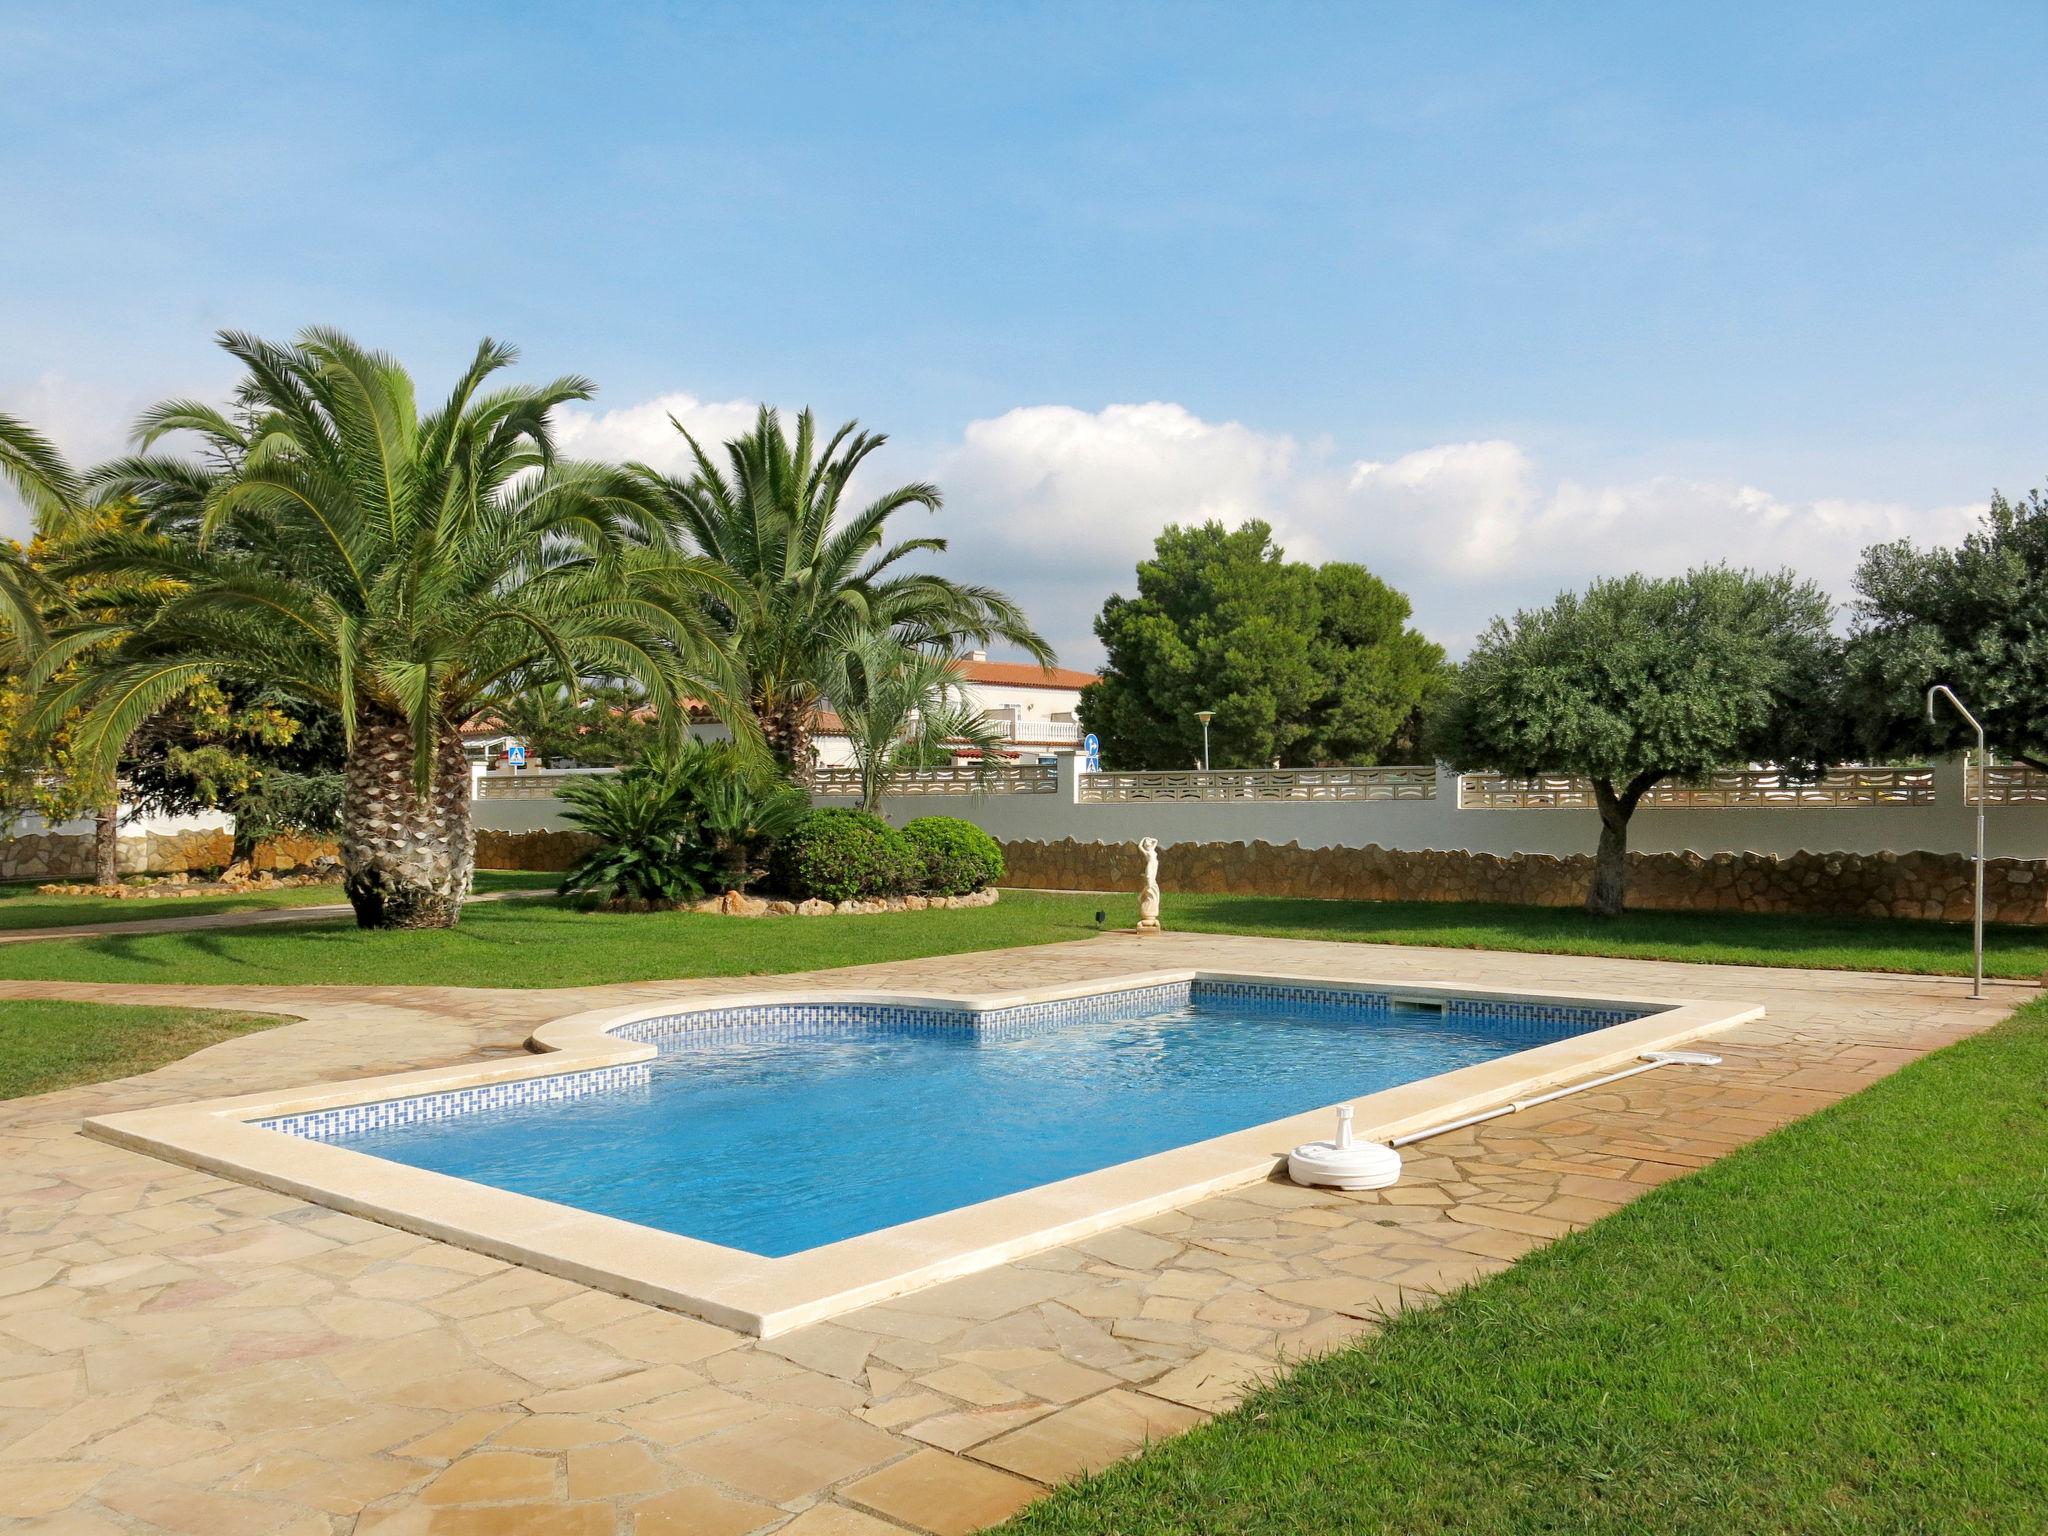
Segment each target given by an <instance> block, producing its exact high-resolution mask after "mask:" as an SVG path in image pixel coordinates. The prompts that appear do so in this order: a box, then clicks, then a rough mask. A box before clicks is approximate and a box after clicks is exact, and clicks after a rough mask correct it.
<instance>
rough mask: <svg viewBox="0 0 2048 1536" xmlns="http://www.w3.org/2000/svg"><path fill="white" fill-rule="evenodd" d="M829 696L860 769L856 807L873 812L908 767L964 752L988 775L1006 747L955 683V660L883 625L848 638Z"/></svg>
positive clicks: (877, 812)
mask: <svg viewBox="0 0 2048 1536" xmlns="http://www.w3.org/2000/svg"><path fill="white" fill-rule="evenodd" d="M831 696H832V706H833V708H834V709H836V710H837V711H838V713H839V719H840V723H841V724H842V725H843V726H844V727H845V729H846V739H847V743H848V745H849V746H851V747H852V749H853V761H854V767H855V768H856V769H857V770H858V772H859V774H860V808H861V809H862V810H864V811H867V812H869V813H870V814H873V815H880V814H881V809H882V796H883V794H884V793H885V792H886V791H887V790H888V788H889V785H890V784H891V783H892V782H893V781H894V780H895V778H896V775H897V774H898V773H900V772H902V771H904V770H905V769H906V768H912V767H919V766H923V765H924V764H926V763H930V762H934V761H945V760H949V759H950V758H951V757H952V756H954V755H955V754H956V753H959V752H962V751H965V752H966V753H967V754H968V755H969V758H970V760H971V761H972V763H973V764H974V767H975V773H976V777H977V778H980V779H986V778H987V777H988V776H989V775H990V773H991V771H992V769H993V768H994V766H995V763H996V761H997V759H998V757H999V755H1000V754H1001V753H1002V752H1003V751H1004V750H1005V745H1004V740H1003V736H1002V733H1001V732H1000V731H999V730H997V728H996V726H995V724H994V722H992V721H991V720H990V719H989V718H988V717H987V716H986V715H984V714H983V713H982V712H981V711H980V710H979V709H977V708H975V707H974V705H973V704H972V703H970V702H969V701H968V699H967V696H966V694H965V692H964V691H963V689H962V688H961V686H960V674H959V663H958V662H956V661H955V660H954V659H953V658H952V657H951V656H947V655H944V654H935V653H933V652H931V651H928V650H921V649H919V648H918V647H916V646H909V645H905V644H903V643H902V642H901V641H900V640H898V639H897V638H896V637H895V636H894V635H892V634H890V633H888V632H887V631H875V630H865V631H859V632H856V633H854V634H852V635H849V636H847V637H846V640H845V642H844V647H843V649H842V650H841V652H840V654H839V660H838V666H837V669H836V671H835V672H834V674H833V680H832V684H831Z"/></svg>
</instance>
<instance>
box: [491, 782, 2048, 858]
mask: <svg viewBox="0 0 2048 1536" xmlns="http://www.w3.org/2000/svg"><path fill="white" fill-rule="evenodd" d="M1079 772H1080V770H1079V764H1078V763H1077V761H1076V760H1075V759H1074V758H1072V757H1064V758H1062V759H1061V760H1060V764H1059V782H1058V789H1057V792H1056V793H1054V794H1049V795H1048V794H957V795H955V794H916V795H891V796H887V797H885V799H884V800H883V803H882V810H883V814H884V815H885V816H886V817H887V818H888V819H889V820H890V821H892V822H895V823H898V824H899V825H900V824H901V823H903V822H905V821H908V820H909V819H910V818H912V817H913V816H933V815H944V816H959V817H962V818H964V819H966V820H968V821H972V822H974V823H976V824H977V825H979V826H981V827H983V828H985V829H986V830H987V831H988V832H989V833H990V834H991V835H993V836H994V837H996V838H997V839H999V840H1001V841H1003V842H1042V843H1044V842H1058V841H1060V840H1061V839H1062V838H1072V839H1074V840H1075V841H1076V842H1094V843H1130V842H1135V841H1136V840H1137V839H1138V838H1141V837H1156V838H1158V839H1159V841H1160V842H1161V843H1162V844H1165V845H1171V844H1174V843H1253V842H1265V843H1272V844H1275V845H1282V844H1286V843H1290V842H1292V843H1298V844H1300V845H1301V846H1302V847H1304V848H1363V847H1366V846H1368V845H1370V844H1377V845H1378V846H1380V847H1382V848H1391V849H1401V850H1407V851H1421V850H1425V849H1429V850H1437V851H1441V852H1452V851H1457V850H1464V851H1467V852H1471V853H1493V854H1504V855H1505V854H1517V853H1537V854H1559V855H1569V854H1590V853H1592V852H1593V851H1594V848H1595V845H1596V844H1597V842H1598V841H1599V836H1600V819H1599V816H1598V815H1597V814H1596V813H1595V812H1593V811H1590V810H1576V809H1572V810H1549V809H1542V810H1537V809H1526V808H1515V809H1479V808H1461V807H1460V806H1459V804H1458V776H1457V775H1456V774H1454V773H1452V772H1450V771H1449V770H1448V769H1444V768H1439V769H1438V770H1437V784H1436V795H1435V797H1434V798H1433V799H1403V800H1265V801H1260V800H1185V801H1143V802H1124V803H1114V804H1091V803H1084V802H1082V801H1081V800H1080V798H1079V794H1080V782H1079ZM1934 774H1935V791H1934V797H1933V801H1932V803H1931V804H1926V805H1756V806H1729V807H1716V808H1704V809H1695V808H1679V807H1663V806H1646V807H1644V808H1642V809H1640V810H1638V811H1637V812H1636V815H1635V819H1634V821H1633V822H1632V823H1631V824H1630V828H1629V847H1630V849H1631V850H1632V851H1634V852H1637V853H1687V852H1689V853H1698V854H1715V853H1760V854H1776V855H1781V856H1782V855H1787V854H1793V853H1799V852H1807V853H1887V852H1889V853H1915V852H1926V853H1949V854H1964V855H1967V854H1969V853H1971V852H1972V851H1974V848H1975V841H1974V840H1975V836H1976V832H1975V827H1976V808H1975V807H1974V806H1972V805H1970V804H1968V803H1967V802H1966V800H1965V796H1964V779H1963V765H1962V762H1961V760H1960V759H1949V760H1946V761H1943V762H1941V763H1938V764H1936V765H1935V769H1934ZM525 787H526V786H522V789H523V788H525ZM533 787H534V788H536V789H537V788H539V786H538V785H534V786H533ZM817 803H819V804H821V805H850V804H852V803H853V802H852V800H851V799H850V798H848V797H845V796H829V795H821V796H819V797H817ZM472 809H473V810H474V812H475V815H476V824H477V826H478V827H480V828H491V829H494V830H498V831H506V832H527V831H537V830H542V829H555V828H561V827H564V826H566V823H565V822H564V821H563V820H562V817H561V810H562V806H561V802H560V801H559V800H556V799H553V798H530V799H498V798H485V799H480V800H478V801H477V802H476V804H475V805H474V806H473V807H472ZM1986 827H1987V843H1986V851H1987V853H1988V854H1989V855H1990V856H1991V857H1992V858H2021V859H2038V858H2048V804H2023V805H1992V806H1991V807H1989V808H1988V814H1987V818H1986Z"/></svg>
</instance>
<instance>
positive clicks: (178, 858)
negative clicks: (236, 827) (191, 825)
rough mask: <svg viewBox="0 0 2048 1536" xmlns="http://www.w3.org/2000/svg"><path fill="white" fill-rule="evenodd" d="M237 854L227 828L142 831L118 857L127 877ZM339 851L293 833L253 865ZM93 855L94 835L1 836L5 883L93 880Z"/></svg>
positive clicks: (297, 863)
mask: <svg viewBox="0 0 2048 1536" xmlns="http://www.w3.org/2000/svg"><path fill="white" fill-rule="evenodd" d="M233 851H234V839H233V838H232V837H230V836H229V835H228V834H227V832H226V831H224V830H223V831H199V832H137V833H129V834H128V835H126V836H124V837H122V838H121V839H120V841H119V843H118V844H117V846H116V848H115V852H114V858H115V862H116V863H117V864H118V865H119V867H120V871H121V873H122V874H124V875H177V874H192V873H194V872H195V871H198V870H203V869H225V868H226V867H227V864H228V860H229V859H230V858H231V857H232V856H233ZM338 851H339V850H338V849H337V848H336V846H335V842H334V839H333V838H331V837H299V836H296V835H292V834H287V835H286V836H283V837H273V838H271V839H269V840H268V841H267V842H262V843H258V844H257V845H256V856H255V858H254V859H253V860H252V861H251V862H252V863H253V864H254V866H255V867H256V868H257V869H268V870H287V869H299V868H302V867H304V866H305V865H307V864H310V863H312V862H313V861H314V860H315V859H317V858H320V857H322V856H326V857H330V858H331V857H334V856H336V855H337V853H338ZM92 853H93V849H92V834H91V833H89V832H77V833H73V832H35V833H31V834H29V835H28V836H26V837H9V838H0V880H81V879H83V880H89V879H91V878H92V873H93V857H92Z"/></svg>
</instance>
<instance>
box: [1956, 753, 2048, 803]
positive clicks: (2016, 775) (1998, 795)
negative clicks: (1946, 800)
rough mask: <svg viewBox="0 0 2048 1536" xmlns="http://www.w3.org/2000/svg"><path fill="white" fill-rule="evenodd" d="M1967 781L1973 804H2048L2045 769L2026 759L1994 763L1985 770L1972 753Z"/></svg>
mask: <svg viewBox="0 0 2048 1536" xmlns="http://www.w3.org/2000/svg"><path fill="white" fill-rule="evenodd" d="M1966 783H1967V784H1968V796H1969V802H1970V804H1972V805H1976V804H1977V803H1978V802H1979V801H1981V802H1983V803H1984V804H1985V805H2048V773H2043V772H2042V771H2041V770H2040V769H2038V768H2029V767H2028V766H2027V765H2026V764H2025V763H1993V764H1992V765H1991V767H1990V769H1989V770H1988V771H1987V770H1985V769H1983V768H1979V767H1977V766H1976V763H1975V759H1974V757H1973V759H1972V762H1971V766H1970V772H1969V775H1968V778H1967V780H1966Z"/></svg>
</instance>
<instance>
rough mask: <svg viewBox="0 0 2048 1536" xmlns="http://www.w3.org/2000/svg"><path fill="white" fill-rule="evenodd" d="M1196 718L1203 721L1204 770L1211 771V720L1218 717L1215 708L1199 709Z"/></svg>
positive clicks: (1205, 771)
mask: <svg viewBox="0 0 2048 1536" xmlns="http://www.w3.org/2000/svg"><path fill="white" fill-rule="evenodd" d="M1195 718H1196V719H1197V720H1199V721H1201V722H1202V772H1204V773H1207V772H1208V771H1209V722H1210V721H1211V720H1214V719H1215V718H1216V711H1215V710H1213V709H1198V710H1196V711H1195Z"/></svg>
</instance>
